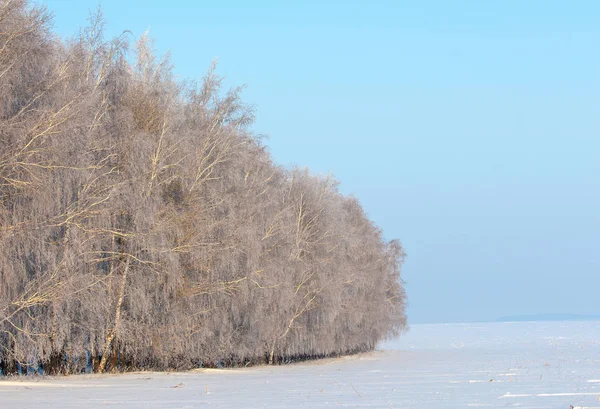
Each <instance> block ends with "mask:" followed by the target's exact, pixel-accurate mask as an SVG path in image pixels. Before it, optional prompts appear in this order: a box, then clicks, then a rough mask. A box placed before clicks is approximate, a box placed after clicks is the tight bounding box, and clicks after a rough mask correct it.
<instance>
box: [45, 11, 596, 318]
mask: <svg viewBox="0 0 600 409" xmlns="http://www.w3.org/2000/svg"><path fill="white" fill-rule="evenodd" d="M40 4H45V5H47V6H48V8H49V9H50V10H51V11H53V12H54V13H55V16H56V18H55V28H56V31H57V32H58V33H59V34H61V35H73V34H75V33H76V32H77V30H78V28H79V27H80V26H81V25H83V24H85V20H86V18H87V16H88V12H89V9H93V8H95V7H96V6H97V5H98V3H97V2H96V1H82V0H43V1H40ZM102 7H103V10H104V13H105V17H106V19H107V21H108V25H107V31H108V34H109V35H111V36H113V35H118V34H120V33H121V31H123V30H125V29H128V30H130V31H132V32H133V34H134V35H135V37H137V36H139V35H140V34H142V33H143V32H144V31H145V30H146V29H150V34H151V36H152V37H154V38H155V40H156V47H157V51H158V52H159V53H164V52H166V51H167V50H170V51H171V52H172V60H173V63H174V64H175V66H176V69H175V72H176V73H177V74H178V75H180V76H181V78H196V79H200V78H201V77H202V75H203V74H204V73H205V71H206V69H207V68H208V66H209V65H210V63H211V61H212V60H213V59H215V58H218V60H219V69H218V72H219V73H220V74H222V75H225V76H227V84H230V85H241V84H247V85H248V88H247V91H246V92H245V94H244V95H245V100H246V101H247V102H249V103H251V104H254V105H255V106H256V109H257V121H256V125H255V129H256V131H257V132H259V133H264V134H266V135H268V136H269V140H268V142H267V143H268V145H269V146H270V149H271V151H272V153H273V156H274V157H275V160H276V161H277V162H279V163H283V164H287V165H291V164H299V165H303V166H308V167H310V168H311V169H312V170H313V171H316V172H320V173H333V174H335V175H336V176H337V178H338V179H339V180H340V181H341V190H342V191H343V192H344V193H353V194H354V195H356V196H358V197H359V199H360V200H361V202H362V203H363V205H364V207H365V209H366V211H367V212H368V214H369V216H370V217H371V218H372V219H373V220H374V221H375V222H376V223H377V224H378V225H379V226H380V227H381V228H382V229H383V230H384V232H385V235H386V237H387V238H399V239H400V240H401V241H402V243H403V244H404V247H405V249H406V251H407V253H408V258H407V261H406V264H405V266H404V279H405V280H406V282H407V283H406V288H407V291H408V297H409V303H410V305H409V311H408V314H409V322H411V323H419V322H446V321H474V320H493V319H495V318H497V317H500V316H505V315H515V314H537V313H553V312H562V313H580V314H600V214H599V212H600V189H599V188H600V182H599V179H600V178H599V176H600V134H599V131H600V25H599V24H598V22H599V21H600V2H597V1H594V0H590V1H564V0H561V1H549V0H540V1H522V0H513V1H507V0H503V1H476V0H473V1H446V0H438V1H410V2H409V1H389V2H383V1H362V2H352V1H338V2H333V1H298V2H294V4H292V2H291V1H290V2H288V1H281V2H275V1H263V0H253V1H217V0H212V1H183V0H181V1H179V0H171V1H160V2H158V1H148V0H145V1H129V0H127V1H125V0H119V1H114V0H103V1H102Z"/></svg>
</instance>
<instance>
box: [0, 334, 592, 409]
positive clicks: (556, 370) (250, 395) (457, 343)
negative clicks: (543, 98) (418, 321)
mask: <svg viewBox="0 0 600 409" xmlns="http://www.w3.org/2000/svg"><path fill="white" fill-rule="evenodd" d="M571 406H573V407H579V408H599V409H600V322H537V323H529V322H519V323H484V324H435V325H414V326H413V327H412V328H411V330H410V332H409V333H407V334H405V335H403V336H402V337H400V339H399V340H395V341H390V342H386V343H384V344H383V345H381V347H380V350H379V351H376V352H373V353H369V354H362V355H359V356H353V357H344V358H340V359H329V360H323V361H317V362H308V363H301V364H296V365H287V366H277V367H257V368H247V369H225V370H206V369H205V370H202V369H201V370H197V371H191V372H185V373H156V372H137V373H130V374H123V375H82V376H69V377H55V378H31V377H21V378H4V379H0V408H16V407H19V408H86V409H93V408H107V407H108V408H111V407H112V408H204V407H219V408H293V409H298V408H302V409H308V408H329V407H347V408H363V407H366V408H398V409H400V408H402V409H411V408H415V409H425V408H431V409H440V408H452V409H455V408H477V407H483V408H485V407H516V408H536V409H543V408H564V409H568V408H570V407H571Z"/></svg>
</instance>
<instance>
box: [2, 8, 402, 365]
mask: <svg viewBox="0 0 600 409" xmlns="http://www.w3.org/2000/svg"><path fill="white" fill-rule="evenodd" d="M128 37H129V34H124V35H122V36H120V37H118V38H115V39H111V40H106V39H105V38H104V37H103V21H102V18H101V16H100V13H97V15H94V16H92V18H91V20H90V23H89V26H88V27H87V28H86V29H83V30H81V33H80V35H78V36H77V37H75V38H73V39H60V38H57V37H56V36H55V35H54V34H53V33H52V32H51V30H50V17H49V15H48V13H47V12H46V11H45V10H44V9H42V8H39V7H35V6H34V5H31V4H28V2H27V1H25V0H0V370H2V372H3V373H5V374H6V373H15V372H18V371H20V370H23V368H25V369H27V368H29V370H30V371H31V370H32V369H36V370H37V369H38V368H43V369H44V370H45V372H46V373H76V372H81V371H83V370H85V368H86V367H87V368H88V369H89V368H90V367H92V368H93V370H94V371H98V372H102V371H105V370H111V369H123V370H126V369H135V368H147V369H167V368H178V369H183V368H191V367H194V366H199V365H204V366H207V365H225V366H227V365H248V364H257V363H282V362H287V361H290V360H294V359H300V358H313V357H321V356H330V355H336V354H345V353H352V352H357V351H366V350H370V349H372V348H373V347H374V346H375V344H376V343H377V342H378V341H380V340H381V339H383V338H385V337H387V336H392V335H395V334H397V333H398V332H399V331H401V330H402V329H403V328H404V326H405V324H406V318H405V314H404V306H405V294H404V290H403V288H402V284H401V279H400V265H401V263H402V261H403V257H404V253H403V250H402V247H401V245H400V244H399V242H398V241H395V240H393V241H390V242H386V241H385V240H384V239H383V237H382V233H381V231H380V230H379V229H378V228H377V227H376V226H374V224H373V223H372V222H371V221H370V220H369V219H368V218H367V217H366V215H365V213H364V212H363V209H362V208H361V206H360V204H359V202H358V201H357V200H356V198H353V197H346V196H343V195H341V194H340V193H339V192H338V190H337V187H336V182H335V181H334V180H332V179H331V178H330V177H323V176H316V175H313V174H311V173H310V172H309V171H307V170H304V169H293V170H288V169H284V168H282V167H280V166H278V165H275V164H274V163H273V162H272V159H271V157H270V155H269V153H268V152H267V150H266V148H265V146H264V145H263V144H262V143H261V141H260V139H259V138H257V137H256V136H255V135H254V134H252V133H251V132H250V130H249V128H248V126H249V125H250V124H251V123H252V120H253V116H252V112H251V110H249V109H248V107H247V106H246V105H245V104H244V103H242V102H241V101H240V99H239V92H240V90H239V89H234V90H231V91H228V92H224V91H222V90H221V79H220V78H219V77H218V76H216V75H215V73H214V67H213V68H212V69H211V70H209V72H208V74H207V75H206V76H205V77H204V79H203V81H202V82H201V83H199V84H195V83H191V82H190V83H183V82H181V81H177V80H175V79H174V77H173V75H172V72H171V65H170V63H169V60H168V58H165V59H157V57H155V55H154V53H153V49H152V44H151V42H150V41H149V40H148V38H147V37H145V36H144V37H142V38H141V39H140V40H139V41H138V42H137V43H136V45H135V47H134V51H133V52H132V53H129V51H128V49H129V45H128V43H127V40H128ZM131 61H133V62H131ZM357 166H360V164H357Z"/></svg>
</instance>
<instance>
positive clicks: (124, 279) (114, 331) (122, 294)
mask: <svg viewBox="0 0 600 409" xmlns="http://www.w3.org/2000/svg"><path fill="white" fill-rule="evenodd" d="M128 272H129V258H127V262H126V263H125V271H123V276H122V277H121V286H120V288H119V297H118V298H117V305H116V307H115V325H114V326H113V328H112V329H111V330H110V332H109V333H108V336H107V337H106V341H105V343H104V352H103V353H102V359H101V360H100V364H99V365H98V372H100V373H102V372H104V369H105V368H106V362H107V361H108V357H109V354H110V347H111V345H112V342H113V340H114V339H115V336H116V335H117V330H118V329H119V322H120V321H121V306H122V305H123V299H124V298H125V284H126V283H127V273H128Z"/></svg>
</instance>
